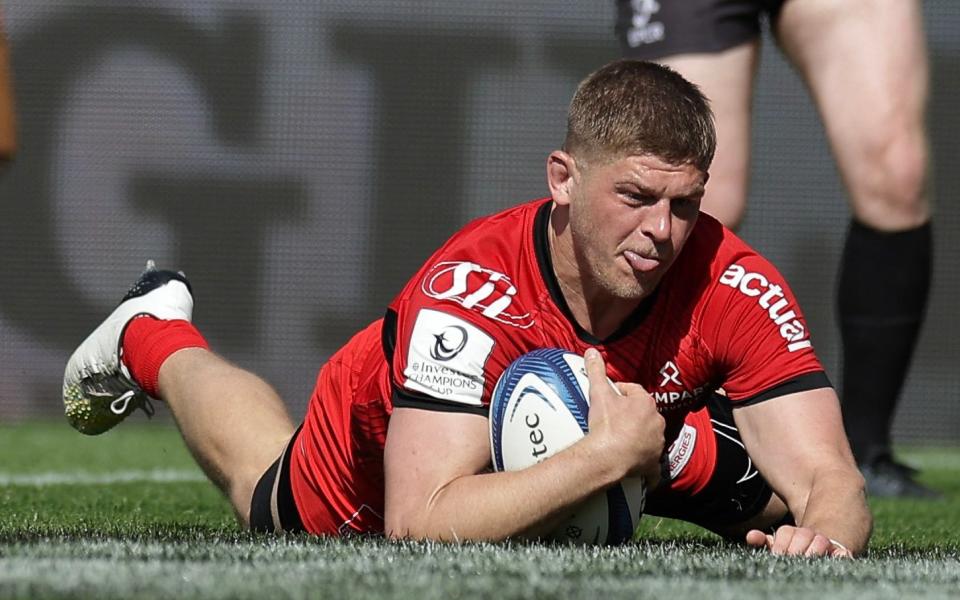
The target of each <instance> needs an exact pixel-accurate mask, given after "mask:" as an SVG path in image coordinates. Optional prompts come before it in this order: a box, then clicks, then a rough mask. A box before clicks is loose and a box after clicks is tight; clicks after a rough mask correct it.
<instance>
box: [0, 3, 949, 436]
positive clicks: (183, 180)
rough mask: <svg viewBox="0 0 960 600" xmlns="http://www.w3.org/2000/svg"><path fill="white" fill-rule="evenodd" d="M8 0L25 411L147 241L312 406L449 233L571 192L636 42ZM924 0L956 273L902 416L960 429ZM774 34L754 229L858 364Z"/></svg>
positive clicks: (584, 17) (542, 28) (11, 245)
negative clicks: (603, 79) (589, 86)
mask: <svg viewBox="0 0 960 600" xmlns="http://www.w3.org/2000/svg"><path fill="white" fill-rule="evenodd" d="M0 10H2V12H3V18H4V22H5V23H4V24H5V28H6V32H7V36H8V38H9V45H10V52H11V57H12V70H13V79H14V87H15V93H16V101H17V119H18V123H17V124H18V145H19V149H18V155H17V158H16V160H15V161H14V162H13V163H12V164H11V165H9V166H7V167H6V168H5V169H4V171H3V172H2V173H0V422H7V423H8V422H16V421H20V420H24V419H36V418H48V417H57V416H59V415H60V414H61V413H62V409H61V401H60V385H61V379H62V374H63V367H64V364H65V362H66V359H67V357H68V355H69V354H70V352H72V350H73V348H74V347H75V346H76V345H77V344H78V343H79V342H80V341H81V340H82V338H83V337H84V336H85V335H86V334H87V333H88V332H89V331H90V330H91V329H92V327H93V326H94V325H95V324H96V323H98V322H99V321H100V319H102V318H103V316H105V315H106V313H107V312H108V311H109V310H110V309H111V308H112V307H113V306H114V305H115V304H116V302H118V301H119V299H120V297H121V296H122V295H123V293H124V292H125V291H126V288H127V286H128V285H129V284H130V283H131V282H132V281H133V280H134V278H135V277H136V276H137V275H138V274H139V272H140V269H141V268H142V267H143V265H144V263H145V262H146V260H147V259H148V258H153V259H155V260H156V261H157V263H158V264H159V265H160V266H162V267H176V268H181V269H183V270H185V271H186V272H187V274H188V275H189V276H190V278H191V281H192V283H193V285H194V292H195V296H196V299H197V306H196V312H195V321H196V322H197V323H198V325H199V327H200V329H201V330H202V331H204V332H205V334H206V335H207V336H208V338H209V339H210V341H211V343H212V344H213V345H214V347H215V349H217V350H218V351H220V352H221V353H222V354H224V355H226V356H227V357H228V358H230V359H232V360H234V361H235V362H237V363H239V364H240V365H242V366H244V367H247V368H250V369H252V370H254V371H256V372H257V373H259V374H261V375H263V376H265V377H266V378H267V379H268V380H269V381H270V382H272V383H273V384H274V385H275V386H276V387H277V388H278V390H279V391H280V393H281V394H282V395H283V396H284V397H285V398H286V399H287V402H288V404H289V405H290V408H291V410H292V411H293V413H294V415H295V418H299V416H300V415H301V414H302V412H303V410H304V408H305V406H306V401H307V399H308V397H309V394H310V391H311V390H312V388H313V384H314V380H315V377H316V373H317V370H318V368H319V366H320V365H321V364H322V362H323V361H324V360H326V358H327V357H328V356H329V355H330V354H331V353H332V352H333V351H335V350H336V349H337V347H338V346H339V345H340V344H342V343H343V342H344V341H346V340H347V339H348V338H349V336H350V335H351V334H352V333H353V332H354V331H356V330H357V329H358V328H360V327H361V326H363V325H365V324H366V323H367V322H369V321H370V320H372V319H375V318H377V317H379V316H380V315H382V313H383V311H384V308H385V306H386V303H387V302H388V301H389V300H390V298H391V297H392V295H393V294H394V293H396V292H397V291H398V290H399V288H400V286H401V285H402V284H403V283H404V282H405V280H406V279H407V278H408V277H409V276H410V275H411V274H412V272H413V271H414V270H415V269H416V267H418V266H419V264H420V263H421V262H422V261H423V260H424V259H425V258H426V257H427V255H428V254H430V253H431V251H432V250H433V249H435V248H436V246H438V245H439V244H440V243H441V242H442V241H444V240H445V239H446V237H447V236H448V235H449V234H450V233H452V232H453V231H455V230H456V229H457V228H458V227H459V226H460V225H462V224H463V223H465V222H466V221H467V220H469V219H471V218H473V217H477V216H480V215H483V214H487V213H490V212H494V211H497V210H499V209H501V208H505V207H507V206H510V205H513V204H516V203H518V202H521V201H524V200H529V199H533V198H536V197H542V196H544V195H546V194H547V190H546V185H545V181H544V165H545V158H546V155H547V153H548V152H549V151H551V150H552V149H554V148H556V147H558V146H559V145H560V143H561V141H562V136H563V131H564V125H565V123H564V116H565V110H566V104H567V102H568V100H569V98H570V96H571V94H572V92H573V88H574V86H575V85H576V83H577V81H579V79H580V78H582V77H583V76H584V75H586V74H587V73H588V72H589V71H591V70H592V69H594V68H596V67H598V66H600V65H601V64H603V63H605V62H607V61H609V60H612V59H614V58H617V57H619V49H618V47H617V45H616V42H615V39H614V35H613V23H614V3H613V2H612V1H610V0H573V1H567V2H555V1H553V0H549V1H548V0H527V1H524V2H516V1H515V0H490V1H487V2H474V1H467V0H435V1H426V0H422V1H402V0H350V1H346V0H342V1H340V0H338V1H311V2H307V1H303V0H281V1H280V2H263V1H262V0H256V1H254V0H229V1H228V0H137V1H133V0H129V1H127V2H78V1H73V0H71V1H67V0H16V1H8V2H5V3H4V4H3V6H2V9H0ZM924 12H925V18H926V26H927V33H928V39H929V50H930V56H931V65H932V95H931V99H932V102H931V106H930V124H931V128H930V131H931V134H932V139H933V145H934V169H935V172H934V177H933V180H934V182H935V190H934V198H935V199H936V206H937V208H936V217H935V220H934V224H935V228H936V259H935V260H936V262H935V275H934V276H935V280H934V287H933V292H932V298H931V303H930V307H929V316H928V319H927V323H926V326H925V330H924V331H923V334H922V337H921V339H920V343H919V347H918V349H917V352H916V355H915V360H914V367H913V369H912V371H911V377H910V379H909V381H908V384H907V387H906V389H905V391H904V393H905V395H906V398H905V399H904V401H903V402H901V405H900V413H899V415H898V418H897V422H896V427H895V430H894V434H895V440H896V441H898V442H901V443H951V442H952V443H956V442H958V441H960V371H958V368H957V367H958V357H960V342H958V339H960V322H958V318H957V311H956V308H955V306H956V300H955V298H956V297H957V296H958V295H960V268H958V267H960V245H958V244H957V243H955V239H956V235H957V234H958V233H960V206H958V203H957V202H955V201H954V195H955V194H956V193H957V192H956V190H957V189H958V188H960V168H958V166H960V165H958V162H957V153H958V142H957V135H958V132H960V111H958V109H957V101H958V99H960V35H958V34H957V32H958V31H960V3H957V2H955V1H954V0H928V1H927V2H926V3H925V4H924ZM764 42H765V46H764V53H763V59H762V66H761V69H760V73H759V77H758V87H757V94H758V95H757V98H756V112H755V118H754V127H755V129H754V169H753V174H752V190H751V200H750V209H749V211H748V214H747V219H746V221H745V224H744V226H743V228H742V230H741V232H740V233H741V234H742V236H743V237H744V238H746V240H747V241H748V242H749V243H751V244H752V245H754V246H755V247H756V248H758V249H759V250H760V251H761V252H763V253H764V254H765V255H766V256H767V257H768V258H770V259H772V260H773V261H774V263H775V264H776V265H777V266H778V267H779V268H780V270H781V271H782V272H783V273H784V274H785V275H786V277H787V279H788V280H789V281H790V282H791V284H792V286H793V289H794V291H795V292H796V293H797V295H798V296H799V299H800V302H801V305H802V307H803V308H804V310H805V312H806V315H807V318H808V321H809V324H810V327H811V329H812V331H813V339H814V342H815V346H816V347H817V349H818V351H819V354H820V356H821V358H822V359H823V361H824V364H825V366H826V368H827V371H828V373H829V374H830V376H831V378H832V379H833V380H834V383H835V384H838V385H839V384H840V383H841V382H840V381H839V365H838V360H839V348H838V335H837V331H836V325H835V321H834V298H833V288H834V280H835V276H836V266H837V260H838V257H839V253H840V244H841V240H842V233H843V230H844V228H845V227H846V225H847V223H848V211H847V208H846V204H845V202H844V201H842V200H841V198H843V190H842V188H841V186H840V183H839V181H838V178H837V174H836V170H835V167H834V164H833V161H832V160H831V157H830V155H829V151H828V149H827V146H826V143H825V140H824V137H823V132H822V129H821V126H820V123H819V121H818V119H817V118H816V114H815V112H814V109H813V108H812V107H811V104H810V102H809V100H808V98H807V96H806V93H805V91H804V90H803V88H802V86H801V84H800V81H799V80H798V78H797V77H796V75H795V74H794V73H793V72H792V71H791V70H790V68H789V67H788V66H787V65H786V64H785V63H784V61H783V59H782V58H781V56H780V55H779V53H778V52H777V51H776V50H775V48H774V46H773V44H772V42H771V40H770V39H769V36H767V37H766V38H765V40H764ZM890 43H891V44H896V43H897V41H896V40H890ZM160 414H161V415H163V416H161V417H160V419H161V421H165V420H166V419H167V417H166V416H165V415H166V413H165V411H163V410H162V409H161V411H160ZM135 418H136V419H138V420H140V419H142V417H139V416H138V417H135Z"/></svg>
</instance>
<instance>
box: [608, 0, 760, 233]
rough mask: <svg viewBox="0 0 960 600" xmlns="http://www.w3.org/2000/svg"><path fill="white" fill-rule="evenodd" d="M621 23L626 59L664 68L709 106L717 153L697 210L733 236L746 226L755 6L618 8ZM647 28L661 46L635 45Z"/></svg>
mask: <svg viewBox="0 0 960 600" xmlns="http://www.w3.org/2000/svg"><path fill="white" fill-rule="evenodd" d="M651 5H652V6H651ZM652 8H655V9H656V10H654V11H653V12H651V10H652ZM618 16H619V21H618V26H617V31H618V34H619V36H620V42H621V47H622V49H623V53H624V56H626V57H630V58H642V59H645V60H654V61H656V62H659V63H661V64H664V65H667V66H669V67H671V68H672V69H674V70H676V71H677V72H679V73H680V74H681V75H683V76H684V77H685V78H687V79H688V80H690V81H692V82H693V83H695V84H696V85H697V86H699V87H700V89H701V91H702V92H703V93H704V94H705V95H706V96H707V98H709V99H710V106H711V108H712V109H713V113H714V115H715V117H716V124H717V153H716V157H715V158H714V161H713V164H712V165H711V167H710V182H709V183H708V184H707V190H706V195H705V196H704V198H703V204H702V205H701V209H702V210H703V211H704V212H706V213H708V214H710V215H713V216H714V217H716V218H718V219H719V220H720V221H721V222H722V223H723V224H724V225H726V226H728V227H730V228H733V229H735V228H736V227H737V226H739V225H740V222H741V221H742V220H743V215H744V211H745V210H746V203H747V192H748V184H749V169H750V122H751V117H750V112H751V103H752V100H753V80H754V76H755V74H756V69H757V60H758V56H759V27H758V25H757V19H758V9H757V7H756V6H755V2H751V1H747V0H744V1H741V2H729V1H726V2H718V1H717V0H686V1H684V2H673V3H666V2H660V3H656V2H654V3H651V2H648V1H644V0H639V1H637V0H633V1H632V2H631V1H629V0H620V1H619V15H618ZM657 25H659V26H660V28H659V29H656V28H655V27H654V26H657ZM651 28H654V29H656V30H657V31H660V32H662V39H659V40H657V41H653V42H644V41H643V39H638V37H640V38H642V37H643V36H638V32H640V33H642V32H643V31H646V30H649V29H651Z"/></svg>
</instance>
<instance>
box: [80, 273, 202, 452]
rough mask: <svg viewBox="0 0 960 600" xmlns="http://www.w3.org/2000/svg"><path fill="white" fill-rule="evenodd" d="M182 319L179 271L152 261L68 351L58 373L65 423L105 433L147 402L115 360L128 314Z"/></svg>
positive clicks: (188, 307) (187, 307) (187, 296)
mask: <svg viewBox="0 0 960 600" xmlns="http://www.w3.org/2000/svg"><path fill="white" fill-rule="evenodd" d="M144 315H150V316H153V317H156V318H158V319H184V320H186V321H189V320H190V318H191V316H192V315H193V295H192V293H191V289H190V283H189V282H188V281H187V278H186V277H184V275H183V273H174V272H173V271H160V270H157V268H156V266H155V265H154V263H153V261H149V262H147V267H146V270H144V272H143V273H142V274H141V275H140V278H139V279H137V281H136V282H135V283H134V284H133V287H131V288H130V291H128V292H127V294H126V295H125V296H124V297H123V300H121V301H120V304H119V305H118V306H117V308H115V309H114V311H113V312H112V313H110V316H108V317H107V318H106V320H105V321H104V322H103V323H100V325H99V326H98V327H97V328H96V329H94V330H93V333H91V334H90V335H89V336H87V339H85V340H84V341H83V343H82V344H80V346H79V347H77V349H76V350H75V351H74V353H73V355H72V356H71V357H70V360H68V361H67V368H66V371H65V372H64V374H63V405H64V411H65V412H66V415H67V421H69V422H70V424H71V425H73V427H74V428H75V429H77V430H78V431H80V432H81V433H86V434H88V435H97V434H100V433H103V432H104V431H107V430H108V429H110V428H111V427H113V426H114V425H116V424H117V423H119V422H120V421H122V420H124V419H125V418H126V417H127V415H129V414H130V413H132V412H133V411H134V410H136V409H137V408H141V409H143V411H144V412H146V413H147V415H152V414H153V405H152V404H150V399H149V397H148V396H147V394H146V392H144V391H143V390H142V389H141V388H140V386H139V385H138V384H137V382H135V381H134V380H133V378H132V377H131V376H130V372H129V371H128V370H127V368H126V367H125V366H124V364H123V361H122V360H121V354H122V352H123V347H122V343H121V342H122V340H123V332H124V331H125V330H126V328H127V325H128V324H129V323H130V321H132V320H133V319H134V318H136V317H139V316H144Z"/></svg>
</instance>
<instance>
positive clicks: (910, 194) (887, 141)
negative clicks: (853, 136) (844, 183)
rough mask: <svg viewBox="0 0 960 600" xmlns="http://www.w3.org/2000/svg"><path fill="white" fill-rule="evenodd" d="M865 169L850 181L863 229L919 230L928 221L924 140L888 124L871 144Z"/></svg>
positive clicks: (914, 130)
mask: <svg viewBox="0 0 960 600" xmlns="http://www.w3.org/2000/svg"><path fill="white" fill-rule="evenodd" d="M863 156H864V160H865V165H864V167H863V168H861V169H858V175H857V176H855V177H854V179H853V181H851V187H852V189H851V192H852V194H853V200H854V210H855V212H856V215H857V217H858V218H859V219H860V220H861V221H862V222H863V223H864V224H866V225H868V226H872V227H874V228H877V229H881V230H886V231H900V230H904V229H912V228H914V227H918V226H919V225H922V224H923V223H925V222H926V221H927V219H928V218H929V206H928V202H927V160H928V150H927V142H926V136H925V135H924V133H923V131H922V130H921V129H920V128H916V127H908V126H906V125H903V124H900V125H897V124H891V125H890V127H888V128H885V130H884V131H883V132H882V133H881V134H880V135H878V136H877V137H876V138H875V139H874V140H872V141H871V144H870V147H869V148H868V150H867V151H866V152H864V154H863Z"/></svg>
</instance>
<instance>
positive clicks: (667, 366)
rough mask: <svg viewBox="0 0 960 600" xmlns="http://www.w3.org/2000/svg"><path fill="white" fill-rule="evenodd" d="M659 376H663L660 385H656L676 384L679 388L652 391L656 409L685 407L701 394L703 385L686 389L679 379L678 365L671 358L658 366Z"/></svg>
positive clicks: (690, 404)
mask: <svg viewBox="0 0 960 600" xmlns="http://www.w3.org/2000/svg"><path fill="white" fill-rule="evenodd" d="M659 373H660V376H661V377H662V378H663V379H661V380H660V385H659V386H658V387H660V388H663V387H666V386H668V385H672V386H677V387H679V388H680V389H679V390H664V389H661V390H659V391H654V392H653V399H654V400H655V401H656V402H657V409H658V410H660V411H663V410H677V409H679V408H686V407H688V406H692V405H693V404H694V403H695V402H696V401H697V400H699V398H700V396H701V395H703V390H704V386H700V387H697V388H694V389H693V390H688V389H686V388H685V387H684V385H683V382H682V381H680V367H678V366H677V363H675V362H673V361H672V360H668V361H667V362H665V363H664V364H663V366H662V367H660V371H659Z"/></svg>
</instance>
